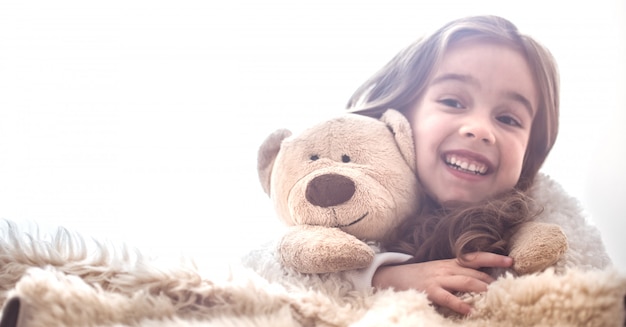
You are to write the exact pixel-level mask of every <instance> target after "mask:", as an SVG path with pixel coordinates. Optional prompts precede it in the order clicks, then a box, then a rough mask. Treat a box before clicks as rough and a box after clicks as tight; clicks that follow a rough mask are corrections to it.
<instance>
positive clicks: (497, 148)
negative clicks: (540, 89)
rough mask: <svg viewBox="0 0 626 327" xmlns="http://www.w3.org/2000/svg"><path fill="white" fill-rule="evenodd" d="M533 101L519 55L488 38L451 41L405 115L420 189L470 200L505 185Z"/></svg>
mask: <svg viewBox="0 0 626 327" xmlns="http://www.w3.org/2000/svg"><path fill="white" fill-rule="evenodd" d="M537 102H538V99H537V90H536V88H535V84H534V82H533V76H532V74H531V71H530V68H529V66H528V63H527V62H526V60H525V58H524V56H523V55H522V54H521V53H519V52H517V51H516V50H514V49H513V48H511V47H508V46H506V45H501V44H496V43H489V42H473V43H472V42H460V43H458V44H456V45H453V46H451V47H450V48H449V49H448V50H447V51H446V53H445V55H444V57H443V58H442V61H441V63H440V65H439V67H438V68H437V69H436V71H435V74H434V77H433V78H432V79H431V80H430V82H429V84H428V85H427V87H426V89H425V91H424V94H423V95H422V97H421V98H420V99H419V100H418V101H417V103H416V105H415V106H414V107H413V108H412V109H411V110H409V112H408V113H407V116H408V119H409V121H410V122H411V125H412V128H413V135H414V138H415V150H416V157H417V158H416V159H417V171H418V176H419V179H420V181H421V183H422V185H423V186H424V187H425V189H426V191H427V193H428V194H429V195H430V196H431V197H432V198H433V199H434V200H435V201H437V202H438V203H445V202H448V201H461V202H477V201H481V200H484V199H486V198H488V197H491V196H493V195H496V194H498V193H501V192H504V191H508V190H511V189H512V188H513V187H514V186H515V184H517V181H518V180H519V177H520V173H521V171H522V163H523V160H524V153H525V152H526V147H527V145H528V140H529V137H530V131H531V125H532V122H533V118H534V116H535V112H536V111H537Z"/></svg>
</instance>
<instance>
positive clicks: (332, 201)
mask: <svg viewBox="0 0 626 327" xmlns="http://www.w3.org/2000/svg"><path fill="white" fill-rule="evenodd" d="M355 190H356V187H355V185H354V182H353V181H352V180H351V179H350V178H348V177H345V176H343V175H338V174H324V175H320V176H317V177H315V178H313V179H312V180H311V181H310V182H309V184H308V185H307V187H306V199H307V201H309V202H310V203H311V204H313V205H316V206H318V207H323V208H326V207H331V206H335V205H339V204H342V203H344V202H346V201H348V200H350V199H351V198H352V196H353V195H354V192H355Z"/></svg>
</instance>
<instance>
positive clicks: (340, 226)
mask: <svg viewBox="0 0 626 327" xmlns="http://www.w3.org/2000/svg"><path fill="white" fill-rule="evenodd" d="M368 214H369V212H366V213H364V214H363V216H361V217H360V218H359V219H357V220H355V221H353V222H351V223H349V224H346V225H337V226H335V227H337V228H343V227H350V226H352V225H354V224H356V223H358V222H359V221H361V220H363V219H364V218H365V216H367V215H368Z"/></svg>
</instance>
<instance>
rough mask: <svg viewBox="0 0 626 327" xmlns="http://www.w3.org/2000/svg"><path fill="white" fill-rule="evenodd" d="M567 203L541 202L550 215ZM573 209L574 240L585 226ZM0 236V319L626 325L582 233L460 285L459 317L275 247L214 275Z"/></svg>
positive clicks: (607, 273)
mask: <svg viewBox="0 0 626 327" xmlns="http://www.w3.org/2000/svg"><path fill="white" fill-rule="evenodd" d="M545 182H546V183H551V182H550V181H549V180H546V181H545ZM550 185H551V184H546V185H544V186H550ZM541 194H542V195H545V196H552V195H550V194H549V193H545V192H544V193H541ZM552 199H553V200H554V198H552ZM566 202H567V201H566ZM564 210H565V209H563V210H557V211H554V210H553V208H551V207H549V206H547V207H546V210H545V215H551V216H554V215H556V214H563V212H566V211H567V210H565V211H564ZM575 216H576V215H575ZM578 216H580V215H578ZM578 216H576V217H578ZM568 219H573V220H574V222H573V223H572V227H573V228H575V229H574V230H569V229H568V228H567V227H566V228H564V229H565V230H566V233H569V235H568V236H570V239H571V235H574V234H575V233H576V232H577V230H578V229H580V228H581V227H580V222H578V223H577V222H576V219H578V218H575V217H574V218H572V216H569V217H568ZM546 220H554V219H546ZM0 238H1V239H0V302H1V303H2V304H3V313H2V317H1V322H0V327H9V326H11V327H13V326H19V327H31V326H46V327H49V326H68V327H69V326H118V327H121V326H155V327H156V326H159V327H163V326H194V327H195V326H623V324H624V318H625V311H624V296H625V294H626V276H624V275H622V274H621V273H619V272H617V271H615V270H613V269H611V268H602V269H592V267H593V266H596V264H595V263H594V260H601V261H602V260H605V259H602V258H600V259H598V258H597V255H596V257H593V255H592V254H593V251H589V250H585V249H588V245H585V244H583V245H580V246H577V245H575V244H574V246H573V250H570V251H572V252H570V253H569V254H568V255H567V256H566V257H567V258H565V259H564V261H563V262H561V263H559V264H558V265H557V266H556V267H555V268H554V269H551V270H548V271H545V272H543V273H540V274H535V275H528V276H523V277H514V276H512V275H506V276H504V277H502V278H500V279H498V280H497V281H496V282H494V283H493V284H491V285H490V287H489V290H488V291H487V292H486V293H484V294H474V295H466V296H465V298H466V300H467V301H471V302H473V303H474V312H473V314H472V315H470V316H469V317H465V318H462V317H457V316H448V317H444V316H443V315H442V314H440V313H439V312H437V311H436V310H435V308H433V307H432V306H431V304H430V303H429V301H428V300H427V299H426V297H425V295H424V294H422V293H420V292H415V291H406V292H394V291H391V290H386V291H378V292H372V291H367V292H356V291H354V290H353V288H352V286H351V285H350V284H349V283H348V282H347V281H346V280H345V279H343V278H341V276H340V275H339V274H325V275H299V274H295V273H292V272H289V271H285V270H283V269H282V268H281V267H280V266H279V265H277V263H276V260H275V258H274V256H273V251H272V250H271V247H270V248H262V249H258V250H257V251H254V252H252V253H251V254H250V255H249V256H248V260H247V266H243V265H242V266H237V267H230V273H229V274H228V276H223V275H221V274H220V275H215V276H211V275H206V274H202V273H200V272H199V271H198V270H197V269H196V268H194V266H193V265H192V264H185V263H181V264H179V265H178V264H177V265H165V266H164V265H161V264H158V263H157V262H156V261H153V260H151V259H147V258H144V257H142V255H141V254H140V253H137V252H132V251H129V250H126V249H123V248H122V249H118V248H114V247H111V246H105V245H101V244H97V246H96V248H97V251H96V252H95V254H89V252H90V251H88V246H87V245H86V244H85V242H84V241H83V240H82V238H81V237H80V236H79V235H75V234H71V233H69V232H67V231H65V230H60V231H59V232H58V233H57V234H56V235H51V236H43V237H40V236H37V235H35V236H28V235H25V234H23V233H21V232H20V231H18V230H17V229H16V227H15V225H14V224H12V223H10V222H8V223H6V224H4V228H3V231H2V233H1V234H0ZM599 246H600V248H601V244H600V245H599ZM577 260H578V261H577ZM584 261H588V262H589V267H587V268H588V269H587V268H585V265H584V264H582V263H583V262H584ZM572 262H577V264H578V265H579V266H580V267H583V268H580V269H574V268H571V267H569V265H570V263H572ZM600 264H602V262H600ZM252 268H253V269H252Z"/></svg>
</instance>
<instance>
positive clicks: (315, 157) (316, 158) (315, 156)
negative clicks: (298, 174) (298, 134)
mask: <svg viewBox="0 0 626 327" xmlns="http://www.w3.org/2000/svg"><path fill="white" fill-rule="evenodd" d="M319 158H320V156H318V155H317V154H312V155H311V157H310V159H311V160H312V161H315V160H318V159H319Z"/></svg>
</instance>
